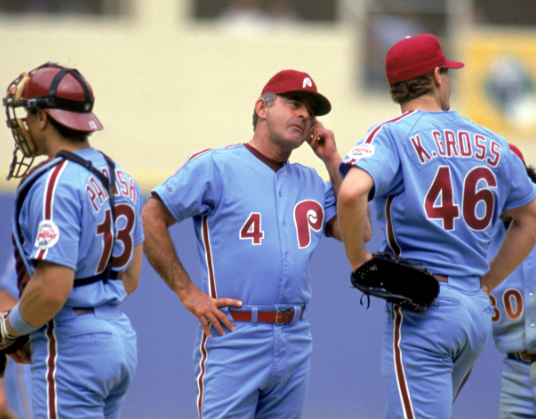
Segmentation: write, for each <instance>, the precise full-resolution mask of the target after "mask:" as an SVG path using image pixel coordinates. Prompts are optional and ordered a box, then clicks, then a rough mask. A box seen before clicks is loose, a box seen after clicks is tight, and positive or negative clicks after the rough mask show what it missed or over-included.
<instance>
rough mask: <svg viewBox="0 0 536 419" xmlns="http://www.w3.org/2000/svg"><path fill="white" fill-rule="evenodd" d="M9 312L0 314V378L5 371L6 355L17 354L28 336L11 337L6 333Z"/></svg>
mask: <svg viewBox="0 0 536 419" xmlns="http://www.w3.org/2000/svg"><path fill="white" fill-rule="evenodd" d="M8 315H9V311H2V312H0V378H3V377H4V373H5V371H6V355H7V354H12V353H15V352H17V351H18V350H19V349H20V348H22V347H23V346H24V345H25V344H26V342H28V339H29V336H28V335H23V336H17V337H15V336H11V335H10V334H9V333H8V331H7V326H6V319H7V316H8Z"/></svg>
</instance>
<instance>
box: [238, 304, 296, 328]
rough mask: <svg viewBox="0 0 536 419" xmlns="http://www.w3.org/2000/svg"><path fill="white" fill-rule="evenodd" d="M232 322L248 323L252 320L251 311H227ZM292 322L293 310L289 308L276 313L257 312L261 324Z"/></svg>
mask: <svg viewBox="0 0 536 419" xmlns="http://www.w3.org/2000/svg"><path fill="white" fill-rule="evenodd" d="M303 310H304V307H302V309H301V312H300V317H299V318H300V319H301V318H302V315H303ZM229 313H230V314H231V317H232V318H233V320H236V321H237V322H250V321H251V318H252V314H251V311H237V310H229ZM292 320H294V309H293V308H290V309H288V310H277V311H259V312H258V313H257V321H259V322H263V323H275V324H285V323H290V322H291V321H292Z"/></svg>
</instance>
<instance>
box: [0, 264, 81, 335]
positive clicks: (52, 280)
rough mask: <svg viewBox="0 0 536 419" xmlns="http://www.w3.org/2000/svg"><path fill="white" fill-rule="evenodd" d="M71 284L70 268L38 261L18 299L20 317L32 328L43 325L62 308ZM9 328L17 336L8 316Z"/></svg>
mask: <svg viewBox="0 0 536 419" xmlns="http://www.w3.org/2000/svg"><path fill="white" fill-rule="evenodd" d="M73 284H74V270H73V269H71V268H67V267H65V266H60V265H55V264H52V263H49V262H46V261H41V262H39V263H38V264H37V266H36V268H35V271H34V274H33V276H32V278H31V279H30V281H29V282H28V284H27V285H26V287H25V288H24V293H23V295H22V298H21V300H20V302H19V312H20V315H21V317H22V318H23V319H24V321H25V322H26V323H28V324H29V325H30V326H32V327H35V328H39V327H42V326H44V325H45V324H46V323H48V322H49V321H50V320H51V319H52V318H53V317H54V316H56V314H58V313H59V311H60V310H61V309H62V308H63V306H64V304H65V301H66V300H67V298H68V297H69V294H70V292H71V290H72V289H73ZM8 330H9V332H10V334H13V335H17V333H16V331H15V330H13V328H12V327H11V322H10V321H9V318H8Z"/></svg>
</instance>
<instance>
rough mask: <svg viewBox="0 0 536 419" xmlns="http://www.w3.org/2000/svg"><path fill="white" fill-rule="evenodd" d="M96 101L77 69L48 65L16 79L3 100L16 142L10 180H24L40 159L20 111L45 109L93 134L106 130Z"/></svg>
mask: <svg viewBox="0 0 536 419" xmlns="http://www.w3.org/2000/svg"><path fill="white" fill-rule="evenodd" d="M94 101H95V99H94V97H93V91H92V90H91V86H90V85H89V83H88V82H87V81H86V80H85V79H84V77H82V75H81V74H80V73H79V72H78V70H76V69H74V68H65V67H62V66H60V65H57V64H54V63H45V64H43V65H41V66H39V67H37V68H35V69H33V70H32V71H30V72H29V73H22V74H21V75H20V76H19V77H18V78H16V79H15V80H13V81H12V82H11V83H10V84H9V86H8V88H7V93H6V96H5V97H4V100H3V103H4V106H5V108H6V116H7V126H8V128H10V129H11V132H12V134H13V138H14V139H15V150H14V151H13V160H12V162H11V165H10V168H9V174H8V176H7V179H8V180H9V179H11V178H12V177H14V178H20V177H22V176H24V175H25V174H26V173H28V170H30V168H31V166H32V163H33V160H34V157H35V156H36V154H35V153H36V146H35V143H34V140H33V138H32V137H31V135H30V133H29V131H28V128H27V126H26V118H25V117H19V116H18V115H17V111H20V112H23V111H28V112H30V111H36V110H38V109H43V110H44V111H45V112H46V113H47V114H48V115H49V116H50V117H51V118H53V119H54V120H55V121H56V122H58V123H59V124H61V125H63V126H65V127H67V128H69V129H71V130H75V131H82V132H88V133H89V132H93V131H98V130H101V129H102V128H103V127H102V124H101V123H100V121H99V120H98V119H97V117H96V116H95V115H94V114H93V113H92V110H93V103H94ZM21 108H22V109H21Z"/></svg>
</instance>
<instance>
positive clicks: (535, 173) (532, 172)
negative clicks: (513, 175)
mask: <svg viewBox="0 0 536 419" xmlns="http://www.w3.org/2000/svg"><path fill="white" fill-rule="evenodd" d="M526 168H527V175H528V176H529V178H530V180H532V183H536V169H535V168H534V166H526Z"/></svg>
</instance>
